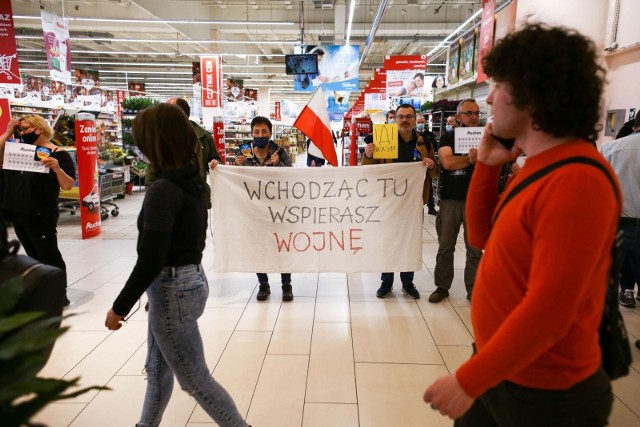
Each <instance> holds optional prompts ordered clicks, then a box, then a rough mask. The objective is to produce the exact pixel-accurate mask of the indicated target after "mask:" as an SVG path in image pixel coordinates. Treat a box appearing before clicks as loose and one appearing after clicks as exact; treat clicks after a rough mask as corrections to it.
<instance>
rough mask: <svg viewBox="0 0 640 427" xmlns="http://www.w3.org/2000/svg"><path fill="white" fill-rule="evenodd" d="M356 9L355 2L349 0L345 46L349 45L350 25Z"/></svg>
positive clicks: (354, 0)
mask: <svg viewBox="0 0 640 427" xmlns="http://www.w3.org/2000/svg"><path fill="white" fill-rule="evenodd" d="M355 8H356V0H351V6H350V7H349V23H348V24H347V38H346V40H345V42H344V45H345V46H348V45H349V39H350V38H351V24H352V23H353V11H354V10H355Z"/></svg>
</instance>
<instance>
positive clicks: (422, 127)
mask: <svg viewBox="0 0 640 427" xmlns="http://www.w3.org/2000/svg"><path fill="white" fill-rule="evenodd" d="M416 130H417V131H418V132H422V131H423V130H424V123H418V124H417V125H416Z"/></svg>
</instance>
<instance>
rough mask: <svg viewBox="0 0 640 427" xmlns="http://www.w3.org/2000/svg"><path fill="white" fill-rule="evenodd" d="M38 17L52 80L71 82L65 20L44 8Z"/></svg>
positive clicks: (69, 48)
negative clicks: (40, 22)
mask: <svg viewBox="0 0 640 427" xmlns="http://www.w3.org/2000/svg"><path fill="white" fill-rule="evenodd" d="M40 17H41V18H42V32H43V33H44V50H45V52H46V53H47V63H48V64H49V74H50V75H51V78H52V79H54V80H58V81H60V82H64V83H66V84H71V46H70V43H69V27H68V26H67V21H65V20H64V19H62V18H59V17H58V16H57V15H56V14H55V13H49V12H46V11H44V10H41V11H40Z"/></svg>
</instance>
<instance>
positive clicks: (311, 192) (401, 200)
mask: <svg viewBox="0 0 640 427" xmlns="http://www.w3.org/2000/svg"><path fill="white" fill-rule="evenodd" d="M425 173H426V169H425V167H424V165H422V163H394V164H386V165H370V166H363V167H350V168H252V167H238V166H222V165H219V166H218V167H216V168H215V169H214V170H213V172H212V173H211V188H212V198H213V217H214V221H213V224H214V229H215V232H214V233H215V234H214V235H215V238H214V245H215V246H214V265H215V271H218V272H228V271H236V272H253V273H255V272H261V273H262V272H264V273H280V272H287V273H288V272H292V273H311V272H323V271H331V272H382V271H419V270H421V269H422V188H423V183H424V179H425Z"/></svg>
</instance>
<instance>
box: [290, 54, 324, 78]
mask: <svg viewBox="0 0 640 427" xmlns="http://www.w3.org/2000/svg"><path fill="white" fill-rule="evenodd" d="M284 62H285V65H286V72H287V74H318V55H316V54H315V53H311V54H305V55H285V57H284Z"/></svg>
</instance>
